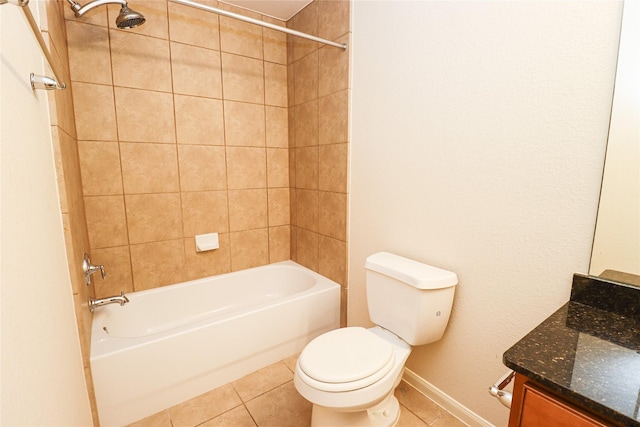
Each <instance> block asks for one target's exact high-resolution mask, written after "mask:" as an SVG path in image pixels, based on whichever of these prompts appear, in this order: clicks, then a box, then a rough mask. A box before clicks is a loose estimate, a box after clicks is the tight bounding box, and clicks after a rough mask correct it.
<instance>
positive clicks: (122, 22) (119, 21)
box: [116, 6, 146, 29]
mask: <svg viewBox="0 0 640 427" xmlns="http://www.w3.org/2000/svg"><path fill="white" fill-rule="evenodd" d="M144 21H146V19H144V16H142V14H141V13H138V12H136V11H135V10H131V9H129V8H128V7H127V6H122V9H120V13H119V14H118V17H117V18H116V26H117V27H118V28H122V29H125V28H133V27H137V26H138V25H142V24H144Z"/></svg>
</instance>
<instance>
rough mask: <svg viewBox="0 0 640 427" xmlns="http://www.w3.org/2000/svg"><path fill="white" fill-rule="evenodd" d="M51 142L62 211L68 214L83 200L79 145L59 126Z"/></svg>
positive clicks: (53, 133) (52, 131)
mask: <svg viewBox="0 0 640 427" xmlns="http://www.w3.org/2000/svg"><path fill="white" fill-rule="evenodd" d="M51 140H52V144H53V153H54V161H55V168H56V180H57V181H58V194H59V195H60V209H61V211H62V212H63V213H66V212H69V209H71V207H73V206H74V205H75V204H77V203H78V202H79V201H80V199H81V198H82V187H81V182H80V164H79V163H80V161H79V159H78V148H77V143H76V140H75V139H74V138H73V137H71V136H70V135H68V134H67V133H65V132H64V131H62V130H61V129H60V128H59V127H58V126H53V127H52V128H51Z"/></svg>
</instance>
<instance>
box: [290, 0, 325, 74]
mask: <svg viewBox="0 0 640 427" xmlns="http://www.w3.org/2000/svg"><path fill="white" fill-rule="evenodd" d="M287 24H288V25H289V26H290V28H293V29H295V30H298V31H302V32H303V33H307V34H318V4H317V2H312V3H310V4H309V5H307V6H306V7H305V8H304V9H302V10H301V11H300V12H299V13H297V14H296V15H295V16H294V17H293V18H292V19H290V20H289V22H288V23H287ZM289 39H290V40H291V42H292V45H293V46H292V47H293V52H292V53H293V54H292V57H293V61H297V60H299V59H300V58H302V57H304V56H306V55H308V54H309V53H310V52H313V51H314V50H316V49H318V46H320V44H318V43H317V42H314V41H311V40H306V39H303V38H301V37H290V38H289ZM289 61H291V59H289Z"/></svg>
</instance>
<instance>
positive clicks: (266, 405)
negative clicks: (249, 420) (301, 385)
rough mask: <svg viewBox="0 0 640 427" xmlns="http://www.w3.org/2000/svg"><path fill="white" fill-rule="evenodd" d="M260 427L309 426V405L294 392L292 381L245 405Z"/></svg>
mask: <svg viewBox="0 0 640 427" xmlns="http://www.w3.org/2000/svg"><path fill="white" fill-rule="evenodd" d="M246 406H247V409H248V410H249V413H250V414H251V416H252V417H253V419H254V420H255V422H256V423H257V424H258V426H260V427H306V426H309V425H311V403H309V402H308V401H306V400H305V399H304V398H303V397H302V396H300V395H299V394H298V392H297V391H296V389H295V387H294V385H293V381H289V382H288V383H286V384H284V385H281V386H280V387H278V388H276V389H275V390H272V391H270V392H268V393H265V394H263V395H261V396H259V397H257V398H255V399H253V400H251V401H249V402H247V403H246Z"/></svg>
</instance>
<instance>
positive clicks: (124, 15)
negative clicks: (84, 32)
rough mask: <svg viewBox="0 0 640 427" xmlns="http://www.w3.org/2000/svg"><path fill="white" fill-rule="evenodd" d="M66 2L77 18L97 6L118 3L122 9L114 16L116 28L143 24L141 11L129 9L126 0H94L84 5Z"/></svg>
mask: <svg viewBox="0 0 640 427" xmlns="http://www.w3.org/2000/svg"><path fill="white" fill-rule="evenodd" d="M67 3H69V5H70V6H71V10H73V13H75V15H76V17H78V18H80V17H81V16H82V15H84V14H85V13H87V12H88V11H90V10H91V9H93V8H96V7H98V6H102V5H105V4H113V3H115V4H119V5H121V6H122V9H120V13H119V14H118V17H117V18H116V25H117V26H118V28H133V27H137V26H138V25H142V24H144V21H145V19H144V16H142V14H141V13H138V12H135V11H133V10H131V9H129V7H128V6H127V1H126V0H95V1H92V2H90V3H88V4H86V5H84V6H82V5H81V4H80V3H78V2H76V1H75V0H67Z"/></svg>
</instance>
